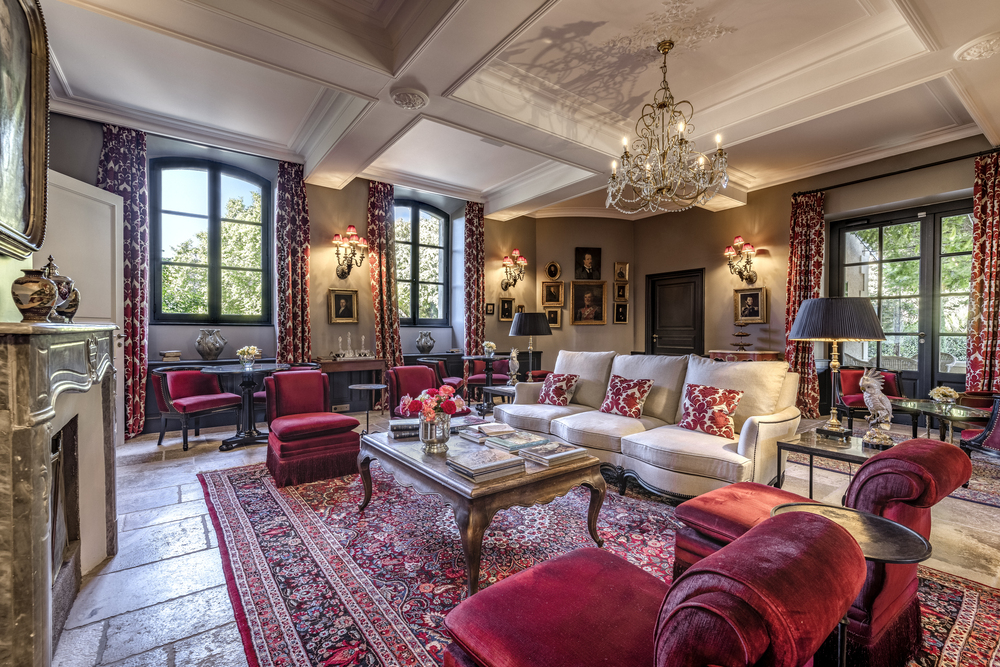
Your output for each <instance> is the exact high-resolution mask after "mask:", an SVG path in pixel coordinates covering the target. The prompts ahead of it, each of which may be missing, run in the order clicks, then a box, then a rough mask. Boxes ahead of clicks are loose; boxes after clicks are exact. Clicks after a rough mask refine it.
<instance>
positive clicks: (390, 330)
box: [367, 181, 403, 408]
mask: <svg viewBox="0 0 1000 667" xmlns="http://www.w3.org/2000/svg"><path fill="white" fill-rule="evenodd" d="M392 216H393V187H392V185H390V184H388V183H380V182H379V181H370V182H369V183H368V231H367V234H368V269H369V272H370V275H371V280H372V302H373V303H374V306H375V356H376V357H379V358H381V359H385V365H386V368H393V367H395V366H402V365H403V346H402V344H401V343H400V342H399V307H398V306H397V302H396V254H395V249H394V248H393V242H394V240H395V238H396V234H395V228H394V226H393V218H392ZM387 403H388V396H387V395H386V392H382V398H381V399H380V400H379V405H378V407H379V408H384V407H385V406H386V405H387Z"/></svg>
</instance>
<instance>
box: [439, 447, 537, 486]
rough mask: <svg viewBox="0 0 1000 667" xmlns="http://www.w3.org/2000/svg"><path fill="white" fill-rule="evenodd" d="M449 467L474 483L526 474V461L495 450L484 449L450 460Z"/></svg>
mask: <svg viewBox="0 0 1000 667" xmlns="http://www.w3.org/2000/svg"><path fill="white" fill-rule="evenodd" d="M448 467H449V468H451V469H452V470H453V471H455V472H456V473H458V474H459V475H461V476H462V477H464V478H466V479H468V480H470V481H473V482H485V481H486V480H490V479H497V478H498V477H507V476H508V475H516V474H517V473H519V472H524V459H522V458H521V457H520V456H514V455H513V454H508V453H506V452H500V451H497V450H495V449H482V450H478V451H475V452H469V453H467V454H459V455H458V456H456V457H454V458H449V459H448Z"/></svg>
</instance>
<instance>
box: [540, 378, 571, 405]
mask: <svg viewBox="0 0 1000 667" xmlns="http://www.w3.org/2000/svg"><path fill="white" fill-rule="evenodd" d="M579 379H580V376H579V375H571V374H569V373H549V374H548V375H546V376H545V380H544V381H543V382H542V393H540V394H539V395H538V402H539V403H544V404H546V405H569V402H570V401H571V400H573V392H575V391H576V381H577V380H579Z"/></svg>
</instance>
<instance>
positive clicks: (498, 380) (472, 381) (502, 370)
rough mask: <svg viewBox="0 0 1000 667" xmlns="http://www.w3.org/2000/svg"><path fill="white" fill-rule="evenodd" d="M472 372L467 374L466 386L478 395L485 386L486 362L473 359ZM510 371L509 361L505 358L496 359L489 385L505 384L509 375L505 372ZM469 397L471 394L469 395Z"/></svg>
mask: <svg viewBox="0 0 1000 667" xmlns="http://www.w3.org/2000/svg"><path fill="white" fill-rule="evenodd" d="M470 370H471V371H472V372H471V373H470V374H469V382H468V388H469V389H470V390H472V391H475V392H476V395H477V396H478V395H479V394H480V393H481V392H480V391H479V390H481V389H482V388H483V387H485V386H486V362H485V361H478V360H476V361H473V362H472V368H471V369H470ZM509 371H510V361H508V360H507V359H497V360H496V361H494V362H493V377H492V378H491V383H490V384H491V385H498V384H507V381H508V380H509V379H510V376H508V375H507V373H508V372H509ZM470 398H471V395H470Z"/></svg>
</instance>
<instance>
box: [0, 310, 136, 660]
mask: <svg viewBox="0 0 1000 667" xmlns="http://www.w3.org/2000/svg"><path fill="white" fill-rule="evenodd" d="M115 328H116V327H115V326H114V325H113V324H47V323H41V324H28V323H0V664H3V665H12V666H18V667H20V666H22V665H24V666H30V667H49V665H50V664H51V660H52V650H53V637H54V636H55V635H54V633H55V634H58V632H59V631H60V630H61V628H62V623H63V622H64V620H65V615H64V614H62V618H58V616H59V615H60V613H59V611H58V610H54V609H53V591H54V590H56V588H54V578H53V568H52V554H51V550H52V547H51V538H52V534H51V528H50V507H49V505H50V503H49V500H50V499H49V483H50V476H51V475H52V474H53V471H52V470H51V467H52V460H53V457H52V449H53V444H52V443H53V441H52V439H53V435H54V434H55V433H57V432H59V431H60V429H62V428H63V427H64V426H65V425H66V424H67V423H68V422H69V421H70V420H72V419H74V418H76V419H77V421H78V425H79V433H78V436H77V441H76V442H77V445H76V446H77V447H78V451H77V452H75V454H74V457H75V463H74V465H75V466H77V467H78V469H77V470H76V471H75V473H76V476H77V477H76V479H77V483H76V485H75V486H74V488H73V498H72V499H70V498H69V497H67V501H71V502H70V506H71V507H72V508H73V510H72V511H74V512H78V515H79V516H78V517H74V524H75V525H78V533H79V534H78V535H77V536H75V539H76V540H77V541H78V543H79V544H78V545H77V553H78V554H79V555H78V556H77V557H76V559H75V560H74V562H73V563H72V566H73V567H74V568H75V569H76V572H75V576H74V573H72V572H70V573H69V575H70V576H69V577H67V579H69V580H72V582H74V583H75V585H77V586H78V583H79V577H80V573H79V570H80V568H81V563H82V564H83V565H82V567H83V570H84V571H86V570H87V569H90V568H92V567H93V566H94V565H96V564H97V563H99V562H101V561H102V560H104V559H105V558H107V557H108V556H112V555H114V554H115V553H116V552H117V550H118V544H117V533H118V530H117V527H118V526H117V516H116V506H115V468H114V464H115V457H114V443H115V439H114V436H115V433H114V429H115V414H114V409H115V408H114V398H115V397H114V392H115V380H114V377H115V369H114V366H113V345H114V336H113V332H114V330H115ZM66 493H67V494H69V493H70V492H69V491H67V492H66ZM67 562H68V561H67ZM65 569H66V568H65V567H64V568H63V570H65ZM57 570H59V564H58V563H57ZM63 574H64V573H63V571H62V570H60V571H59V577H56V581H59V578H60V577H62V575H63ZM59 588H60V590H62V589H65V588H66V586H65V585H64V586H61V587H59ZM75 593H76V588H75V587H73V588H72V592H71V595H70V600H69V602H70V603H71V602H72V599H71V598H72V596H75ZM65 603H66V601H65V600H62V601H61V605H62V606H63V607H64V606H65ZM66 611H68V608H67V609H66ZM54 615H55V616H56V617H57V618H55V619H54ZM54 625H55V627H53V626H54Z"/></svg>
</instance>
